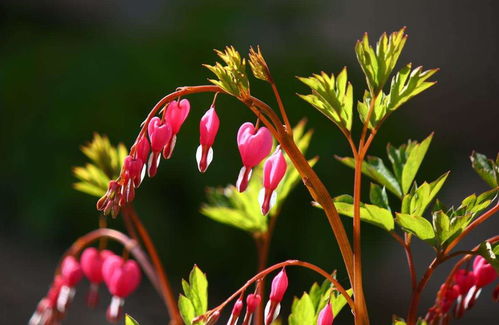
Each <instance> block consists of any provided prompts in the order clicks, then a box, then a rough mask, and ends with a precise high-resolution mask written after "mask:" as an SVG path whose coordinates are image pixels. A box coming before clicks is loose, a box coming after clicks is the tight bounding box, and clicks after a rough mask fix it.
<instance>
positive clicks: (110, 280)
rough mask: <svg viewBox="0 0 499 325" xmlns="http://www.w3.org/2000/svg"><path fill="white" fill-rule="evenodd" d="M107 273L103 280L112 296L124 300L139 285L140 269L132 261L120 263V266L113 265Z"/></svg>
mask: <svg viewBox="0 0 499 325" xmlns="http://www.w3.org/2000/svg"><path fill="white" fill-rule="evenodd" d="M109 272H110V273H109V274H107V277H106V278H105V280H106V284H107V287H108V289H109V292H111V294H112V295H113V296H117V297H120V298H126V297H128V296H129V295H130V294H131V293H132V292H133V291H135V289H137V287H138V285H139V283H140V278H141V273H140V268H139V266H138V264H137V262H135V261H133V260H128V261H126V262H124V263H123V261H122V263H121V264H120V265H118V264H117V263H116V264H113V265H112V266H111V269H110V270H109Z"/></svg>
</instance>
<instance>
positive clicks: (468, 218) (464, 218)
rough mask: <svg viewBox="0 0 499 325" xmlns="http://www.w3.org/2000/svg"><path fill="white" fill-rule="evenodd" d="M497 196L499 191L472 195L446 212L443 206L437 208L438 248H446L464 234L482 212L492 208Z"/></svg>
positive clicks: (436, 229) (434, 217) (435, 214)
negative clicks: (491, 205)
mask: <svg viewBox="0 0 499 325" xmlns="http://www.w3.org/2000/svg"><path fill="white" fill-rule="evenodd" d="M496 195H497V189H493V190H490V191H487V192H484V193H482V194H480V195H478V196H477V195H475V194H472V195H470V196H468V197H467V198H465V199H464V200H463V201H462V203H461V205H460V206H459V207H457V208H454V207H451V208H450V209H447V210H446V211H445V212H444V209H443V208H442V207H441V206H437V208H436V209H434V210H435V211H434V212H433V228H434V230H435V234H436V239H437V242H436V244H437V245H438V247H439V248H444V247H445V246H446V245H447V244H448V243H449V242H450V241H452V240H453V239H454V238H456V237H457V236H458V235H459V234H460V233H461V232H463V230H464V229H465V228H466V227H467V226H468V225H469V224H470V223H471V222H472V221H473V220H474V219H475V218H476V217H477V216H478V215H479V214H480V213H481V212H483V211H484V210H485V209H487V208H488V207H489V206H490V204H491V203H492V202H493V201H494V200H495V198H496Z"/></svg>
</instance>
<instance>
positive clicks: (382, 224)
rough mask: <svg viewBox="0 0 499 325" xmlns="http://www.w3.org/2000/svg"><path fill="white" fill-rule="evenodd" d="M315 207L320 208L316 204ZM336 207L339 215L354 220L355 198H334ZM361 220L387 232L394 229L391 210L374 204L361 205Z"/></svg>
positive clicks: (343, 196)
mask: <svg viewBox="0 0 499 325" xmlns="http://www.w3.org/2000/svg"><path fill="white" fill-rule="evenodd" d="M314 206H317V207H320V205H318V204H315V203H314ZM334 206H335V207H336V210H338V213H339V214H342V215H345V216H348V217H352V218H353V214H354V213H353V212H354V211H353V210H354V209H353V198H352V196H350V195H340V196H337V197H335V198H334ZM360 220H362V221H365V222H368V223H370V224H372V225H374V226H377V227H379V228H381V229H384V230H386V231H392V230H393V228H394V222H393V215H392V213H391V212H390V210H388V209H385V208H381V207H379V206H376V205H373V204H365V203H361V204H360Z"/></svg>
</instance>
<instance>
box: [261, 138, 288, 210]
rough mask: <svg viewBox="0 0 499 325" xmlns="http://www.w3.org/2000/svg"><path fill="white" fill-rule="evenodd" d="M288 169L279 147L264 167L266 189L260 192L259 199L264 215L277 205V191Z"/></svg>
mask: <svg viewBox="0 0 499 325" xmlns="http://www.w3.org/2000/svg"><path fill="white" fill-rule="evenodd" d="M286 168H287V164H286V159H284V156H283V154H282V152H281V149H280V148H279V146H278V147H277V148H276V150H275V152H274V153H273V154H272V156H270V157H269V158H268V159H267V161H265V165H264V166H263V186H264V188H263V189H262V190H261V191H260V194H259V197H258V201H259V202H260V206H261V209H262V214H263V215H266V214H267V213H269V211H270V209H272V207H273V206H274V205H275V202H276V200H277V194H276V193H275V189H276V188H277V186H278V185H279V183H280V182H281V180H282V178H283V177H284V175H285V174H286Z"/></svg>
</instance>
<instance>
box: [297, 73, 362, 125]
mask: <svg viewBox="0 0 499 325" xmlns="http://www.w3.org/2000/svg"><path fill="white" fill-rule="evenodd" d="M298 79H299V80H300V81H301V82H303V83H304V84H306V85H307V86H309V87H310V89H311V90H312V94H309V95H299V96H300V97H301V98H302V99H304V100H305V101H307V102H308V103H310V104H311V105H312V106H314V107H315V108H317V109H318V110H319V111H320V112H321V113H322V114H324V115H325V116H326V117H327V118H329V119H330V120H331V121H333V122H334V123H336V125H338V127H339V128H340V129H343V130H348V131H350V130H351V128H352V107H353V87H352V84H351V83H350V82H347V69H346V68H343V70H342V71H341V72H340V73H339V74H338V76H337V77H336V78H335V77H334V75H333V74H331V76H328V75H327V74H326V73H325V72H321V73H320V74H314V75H312V77H308V78H302V77H298Z"/></svg>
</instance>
